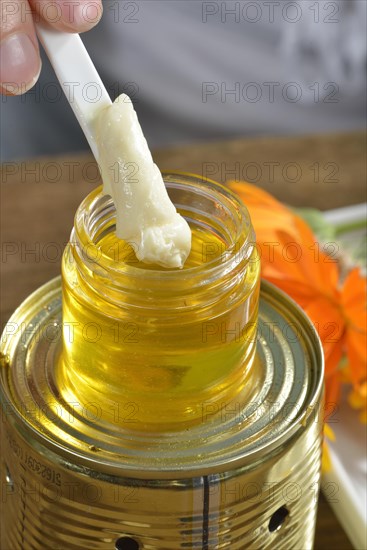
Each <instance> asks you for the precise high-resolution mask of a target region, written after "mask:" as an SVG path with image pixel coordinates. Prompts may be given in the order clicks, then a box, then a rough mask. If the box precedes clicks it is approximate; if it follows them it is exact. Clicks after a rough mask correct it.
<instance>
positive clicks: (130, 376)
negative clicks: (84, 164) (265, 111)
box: [57, 173, 260, 431]
mask: <svg viewBox="0 0 367 550" xmlns="http://www.w3.org/2000/svg"><path fill="white" fill-rule="evenodd" d="M164 180H165V184H166V187H167V190H168V193H169V196H170V198H171V200H172V201H173V203H174V204H175V206H176V208H177V210H178V211H179V212H180V213H181V214H182V215H183V216H184V217H185V218H186V219H187V221H188V222H189V224H190V227H191V230H192V237H193V240H192V251H191V254H190V256H189V258H188V260H187V262H186V264H185V266H184V268H183V269H181V270H180V269H164V268H161V267H159V268H157V266H153V265H147V264H143V263H141V262H139V261H138V260H137V259H136V256H135V254H134V252H133V248H132V247H131V246H130V245H128V244H127V243H125V242H124V241H121V240H120V239H117V237H116V235H115V208H114V205H113V203H112V200H111V198H110V197H109V196H104V195H103V194H102V190H101V188H98V189H96V190H95V191H93V192H92V193H90V195H88V197H86V199H85V200H84V201H83V202H82V203H81V205H80V207H79V208H78V211H77V213H76V216H75V223H74V228H73V231H72V234H71V239H70V243H69V245H68V247H67V249H66V250H65V253H64V257H63V262H62V287H63V349H62V354H61V359H60V364H59V367H58V371H57V372H58V374H57V377H58V386H59V388H60V390H61V392H62V395H63V397H64V399H65V400H67V401H68V402H69V403H70V402H71V403H78V406H81V407H84V408H85V409H86V410H88V411H89V414H95V415H98V416H100V417H101V418H100V420H102V421H105V422H108V423H112V424H114V425H115V426H116V425H117V426H119V427H123V428H126V429H132V430H143V431H172V430H180V429H186V428H187V427H189V426H191V425H193V424H197V423H200V422H204V421H208V420H207V419H208V418H211V415H210V414H208V410H209V411H210V410H213V411H214V410H218V408H222V407H227V406H230V404H231V402H234V400H235V399H236V397H238V396H239V394H241V400H242V401H243V400H244V398H245V399H248V400H249V401H250V400H251V396H253V395H254V394H255V393H256V391H257V389H258V384H259V383H260V380H259V375H258V373H257V372H256V361H255V351H256V326H257V314H258V302H259V282H260V261H259V256H258V253H257V249H256V245H255V236H254V231H253V227H252V225H251V221H250V217H249V214H248V211H247V209H246V208H245V206H244V205H243V204H242V203H241V201H240V200H239V198H238V197H237V196H235V195H234V194H233V193H232V192H230V191H229V190H228V189H226V188H225V187H223V186H221V185H219V184H218V183H215V182H213V181H209V180H206V179H202V178H200V177H199V176H194V175H191V174H183V173H182V174H181V173H166V174H164ZM91 411H94V413H92V412H91ZM204 413H205V414H204Z"/></svg>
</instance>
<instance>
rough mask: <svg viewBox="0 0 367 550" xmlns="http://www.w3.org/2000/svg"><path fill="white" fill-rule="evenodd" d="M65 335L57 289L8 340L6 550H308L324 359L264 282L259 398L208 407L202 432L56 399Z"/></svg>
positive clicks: (27, 306) (4, 365)
mask: <svg viewBox="0 0 367 550" xmlns="http://www.w3.org/2000/svg"><path fill="white" fill-rule="evenodd" d="M60 325H61V290H60V280H59V279H55V280H53V281H51V282H49V283H48V284H46V285H45V286H43V287H42V288H40V289H39V290H37V291H36V292H35V293H34V294H32V295H31V296H30V297H29V298H28V299H27V300H26V301H25V302H24V303H23V304H22V305H21V306H20V307H19V308H18V310H17V311H16V312H15V313H14V315H13V316H12V318H11V319H10V321H9V323H8V325H7V327H6V328H5V331H4V334H3V340H2V345H1V372H0V375H1V386H0V398H1V414H2V419H1V493H2V494H1V550H41V549H42V550H45V549H50V550H51V549H52V550H65V548H68V549H70V550H72V549H75V550H76V549H79V550H85V549H86V548H88V549H89V548H95V549H100V550H102V549H103V550H113V549H117V550H134V549H135V550H137V549H141V550H158V549H159V550H163V549H169V550H176V549H180V548H200V549H203V550H209V549H210V550H212V549H225V548H230V549H231V550H239V549H245V548H251V549H256V548H257V549H259V550H260V549H261V550H265V549H267V548H272V549H275V548H276V549H286V550H289V549H291V548H293V549H296V550H300V549H302V550H305V549H308V548H312V546H313V538H314V529H315V516H316V509H317V498H318V491H319V482H320V457H321V431H322V418H321V414H320V412H321V407H322V388H323V383H322V381H323V358H322V350H321V346H320V342H319V340H318V337H317V334H316V332H315V330H314V328H313V327H312V325H311V324H310V322H309V321H308V319H307V318H306V316H305V315H304V314H303V312H302V311H301V310H300V309H299V308H298V307H297V306H296V305H295V304H294V302H292V300H290V299H289V298H288V297H287V296H286V295H284V294H283V293H281V292H279V291H278V290H276V289H275V288H274V287H272V286H270V285H269V284H266V283H262V288H261V299H260V308H259V324H258V335H257V356H256V361H258V362H259V363H260V364H261V367H262V369H261V370H262V372H263V380H262V381H261V384H259V387H258V391H257V394H256V398H255V399H254V400H253V401H251V403H249V402H247V401H246V402H244V403H242V402H241V401H240V400H238V401H237V402H236V403H235V404H233V403H232V404H231V406H228V405H224V406H223V407H221V406H220V405H215V407H213V405H210V406H208V407H206V406H205V404H203V420H204V421H203V422H202V423H200V424H199V425H196V426H193V427H191V428H190V429H188V430H183V431H180V432H172V433H163V434H154V433H144V432H135V433H133V432H131V431H123V430H121V428H117V427H116V429H114V428H113V427H111V425H106V424H104V423H103V421H99V420H100V419H99V418H98V410H97V409H96V407H94V406H93V404H92V403H91V404H85V405H84V406H83V407H81V406H80V404H78V403H66V402H65V401H64V400H63V398H62V396H61V395H60V393H59V391H58V388H57V384H56V383H55V379H54V371H53V365H54V363H55V361H56V360H57V355H58V353H59V349H60V338H61V329H60ZM123 414H126V415H129V414H131V411H129V410H125V411H123Z"/></svg>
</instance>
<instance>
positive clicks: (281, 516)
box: [268, 506, 289, 533]
mask: <svg viewBox="0 0 367 550" xmlns="http://www.w3.org/2000/svg"><path fill="white" fill-rule="evenodd" d="M288 516H289V511H288V509H287V508H286V507H285V506H281V507H280V508H278V510H276V511H275V512H274V514H273V515H272V516H271V518H270V521H269V526H268V527H269V531H270V533H274V531H278V529H280V528H281V526H282V525H283V523H284V521H285V519H286V518H287V517H288Z"/></svg>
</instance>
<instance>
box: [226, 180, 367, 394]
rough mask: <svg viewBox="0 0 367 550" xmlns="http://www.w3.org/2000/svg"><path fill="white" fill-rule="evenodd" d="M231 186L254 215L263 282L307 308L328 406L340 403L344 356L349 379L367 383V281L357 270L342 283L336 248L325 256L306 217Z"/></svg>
mask: <svg viewBox="0 0 367 550" xmlns="http://www.w3.org/2000/svg"><path fill="white" fill-rule="evenodd" d="M229 187H230V188H231V189H232V190H233V191H235V192H236V193H237V194H238V195H239V196H240V197H241V198H242V200H243V202H244V203H245V204H246V206H247V208H248V210H249V212H250V215H251V218H252V223H253V225H254V228H255V232H256V240H257V243H258V247H259V250H260V253H261V261H262V275H263V277H264V278H265V279H267V280H268V281H270V282H272V283H274V284H275V285H276V286H278V287H279V288H281V289H282V290H284V291H285V292H286V293H287V294H289V295H290V296H291V297H292V298H293V299H294V300H295V301H296V302H297V303H298V304H299V305H300V306H301V307H302V308H303V309H304V311H305V312H306V313H307V315H308V316H309V318H310V319H311V321H312V322H313V324H314V326H315V328H316V330H317V332H318V334H319V336H320V339H321V342H322V345H323V349H324V355H325V382H326V403H335V402H336V401H337V400H338V398H339V394H340V385H341V383H342V372H341V368H340V364H341V363H340V362H341V359H342V357H344V356H346V357H347V360H348V365H347V370H346V372H347V380H348V381H349V382H350V383H352V384H353V385H354V387H355V388H359V385H360V384H361V383H362V382H363V381H365V380H366V378H367V376H366V370H367V368H366V367H367V342H366V334H367V329H366V279H365V278H364V277H362V275H361V273H360V271H359V269H353V270H352V271H351V272H350V273H349V274H348V275H347V277H346V278H345V280H344V282H343V283H341V281H340V274H339V266H338V261H337V258H335V257H333V254H332V253H333V252H334V249H333V247H332V246H331V247H330V249H329V250H328V252H329V254H326V253H325V252H326V251H325V250H323V248H322V247H321V246H320V244H319V243H318V242H317V239H316V237H315V235H314V234H313V232H312V231H311V229H310V228H309V226H308V225H307V224H306V222H305V221H304V220H303V219H302V218H301V217H299V216H297V215H296V214H294V213H293V212H292V211H291V210H290V209H288V208H287V207H286V206H284V205H283V204H281V203H280V202H278V201H277V200H276V199H274V198H273V197H271V196H270V195H269V194H268V193H266V192H265V191H263V190H261V189H258V188H257V187H256V186H254V185H250V184H248V183H245V182H229ZM355 391H358V390H357V389H356V390H355Z"/></svg>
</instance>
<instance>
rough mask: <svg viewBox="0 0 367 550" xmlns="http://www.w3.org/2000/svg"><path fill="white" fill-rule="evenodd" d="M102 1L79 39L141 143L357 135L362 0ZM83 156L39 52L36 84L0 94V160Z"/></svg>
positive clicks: (362, 71) (361, 108) (362, 119)
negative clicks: (132, 116)
mask: <svg viewBox="0 0 367 550" xmlns="http://www.w3.org/2000/svg"><path fill="white" fill-rule="evenodd" d="M103 4H104V15H103V18H102V21H101V23H100V24H99V25H98V26H97V27H96V28H95V29H93V30H92V31H90V32H89V33H86V34H83V35H82V38H83V41H84V43H85V45H86V47H87V49H88V51H89V53H90V55H91V57H92V59H93V61H94V63H95V65H96V67H97V70H98V71H99V73H100V75H101V77H102V80H103V81H104V83H105V85H106V87H107V88H108V90H109V92H110V95H111V97H112V98H115V97H116V96H117V95H119V94H120V93H122V92H125V93H127V94H129V95H130V96H131V98H132V100H133V102H134V105H135V109H136V110H137V112H138V116H139V119H140V123H141V125H142V127H143V131H144V133H145V135H146V137H147V140H148V143H149V145H150V146H151V147H158V146H170V145H176V144H182V143H188V142H194V141H203V140H205V141H209V140H218V139H223V138H232V137H236V136H237V137H238V136H248V135H252V136H254V135H294V134H308V133H317V132H329V131H330V132H334V131H335V132H336V131H342V130H353V129H360V128H364V127H365V124H366V6H367V2H366V0H335V1H324V0H320V1H319V2H315V1H314V0H313V1H311V0H299V1H297V2H287V1H286V0H282V1H275V0H270V1H269V0H268V1H262V0H258V1H256V2H254V1H252V2H247V1H241V2H238V1H237V2H234V1H227V2H215V1H213V2H202V1H196V0H185V1H175V0H163V1H155V0H151V1H146V0H135V1H125V0H117V1H114V0H107V1H104V2H103ZM90 92H93V90H92V89H91V90H89V91H88V90H86V93H90ZM93 100H94V97H92V93H91V101H93ZM87 148H88V145H87V143H86V141H85V139H84V136H83V135H82V132H81V130H80V129H79V126H78V124H77V122H76V120H75V118H74V115H73V113H72V111H71V109H70V106H69V105H68V102H67V100H66V98H65V97H64V96H63V94H62V92H61V89H60V87H59V85H58V83H57V82H56V77H55V75H54V73H53V70H52V68H51V67H50V65H49V63H48V61H47V60H46V59H45V57H44V56H43V69H42V72H41V77H40V81H39V82H38V83H37V85H36V86H35V87H34V88H33V89H32V90H31V91H30V92H28V93H27V94H26V95H25V96H22V97H2V98H1V160H2V161H12V160H18V159H24V158H29V157H33V156H38V155H54V154H59V153H64V152H77V151H81V150H83V149H87Z"/></svg>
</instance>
